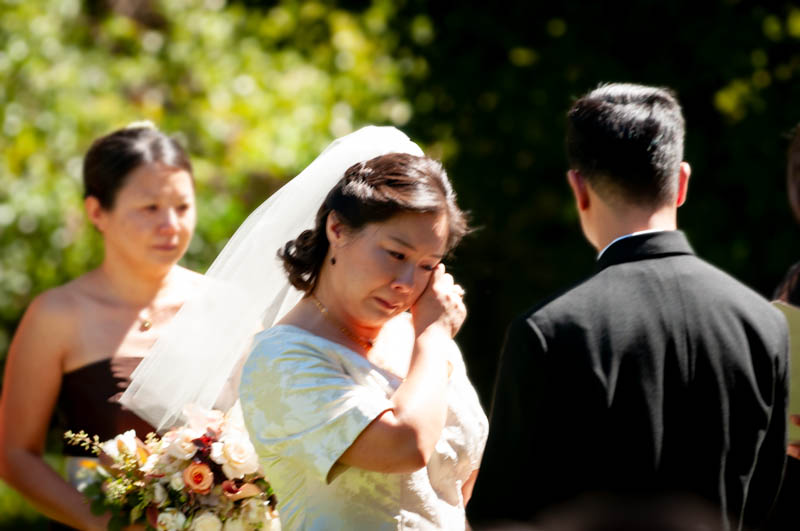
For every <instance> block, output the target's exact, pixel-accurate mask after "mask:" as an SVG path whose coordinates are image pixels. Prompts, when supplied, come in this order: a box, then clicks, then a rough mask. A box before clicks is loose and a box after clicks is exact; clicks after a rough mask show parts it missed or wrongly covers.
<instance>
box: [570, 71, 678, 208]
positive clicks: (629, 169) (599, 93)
mask: <svg viewBox="0 0 800 531" xmlns="http://www.w3.org/2000/svg"><path fill="white" fill-rule="evenodd" d="M684 135H685V127H684V120H683V114H682V113H681V107H680V104H679V103H678V101H677V99H676V98H675V96H674V95H673V93H672V92H671V91H670V90H669V89H665V88H658V87H646V86H643V85H633V84H627V83H612V84H608V85H601V86H600V87H598V88H596V89H595V90H593V91H591V92H589V93H588V94H586V95H585V96H583V97H582V98H580V99H579V100H578V101H576V102H575V104H574V105H573V106H572V108H571V109H570V110H569V113H568V115H567V158H568V160H569V165H570V169H573V170H577V171H578V172H579V173H580V174H581V175H582V176H583V178H584V179H585V180H586V181H588V182H589V184H590V185H591V187H592V188H593V189H594V190H595V192H596V193H597V194H598V195H599V196H600V197H602V198H603V199H604V200H605V201H608V202H611V203H618V202H619V201H620V200H621V201H623V202H625V203H628V204H635V205H638V206H642V207H653V208H656V207H660V206H663V205H666V204H670V203H674V201H675V198H676V194H677V192H678V173H679V169H680V163H681V161H682V160H683V139H684Z"/></svg>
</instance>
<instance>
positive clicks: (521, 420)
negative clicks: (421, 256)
mask: <svg viewBox="0 0 800 531" xmlns="http://www.w3.org/2000/svg"><path fill="white" fill-rule="evenodd" d="M787 358H788V335H787V330H786V322H785V320H784V318H783V316H782V315H781V314H780V312H779V311H777V310H776V309H774V308H773V307H772V306H771V305H770V304H769V303H768V302H767V301H766V300H764V299H763V298H762V297H761V296H759V295H758V294H756V293H755V292H753V291H751V290H750V289H749V288H747V287H745V286H744V285H743V284H741V283H740V282H738V281H736V280H735V279H733V278H732V277H730V276H728V275H727V274H725V273H723V272H722V271H720V270H718V269H716V268H714V267H713V266H711V265H709V264H708V263H706V262H704V261H702V260H700V259H699V258H697V257H696V256H695V255H694V254H693V252H692V249H691V247H690V246H689V243H688V242H687V240H686V238H685V236H684V235H683V233H682V232H679V231H668V232H659V233H650V234H643V235H637V236H632V237H629V238H626V239H623V240H620V241H618V242H616V243H614V244H613V245H611V246H610V247H609V248H608V249H607V250H606V251H605V253H604V254H603V256H602V257H601V258H600V260H599V261H598V264H597V272H596V273H595V274H594V275H592V276H591V277H590V278H588V279H586V280H585V281H583V282H581V283H579V284H578V285H576V286H574V287H572V288H571V289H569V290H567V291H566V292H564V293H562V294H560V295H559V296H556V297H555V298H553V299H551V300H549V301H547V302H544V303H543V304H540V305H538V306H536V307H534V308H533V309H531V310H530V311H528V312H526V313H525V314H523V315H522V316H520V317H519V318H518V319H516V320H515V321H514V322H513V323H512V324H511V326H510V328H509V331H508V336H507V339H506V345H505V348H504V350H503V353H502V355H501V358H500V364H499V368H498V373H497V379H496V384H495V395H494V400H493V405H492V413H491V424H490V430H489V441H488V445H487V448H486V452H485V454H484V459H483V462H482V464H481V471H480V473H479V475H478V481H477V485H476V488H475V494H474V496H473V500H472V501H471V502H470V505H469V507H468V510H469V514H470V518H471V521H473V522H480V521H486V520H493V519H515V520H530V519H533V518H535V517H536V516H538V515H540V514H541V512H542V511H543V510H545V509H547V508H550V507H552V506H553V505H554V504H557V503H560V502H564V501H566V500H569V499H572V498H574V497H576V496H578V495H581V494H585V493H591V492H601V491H602V492H608V493H614V494H622V495H637V496H638V495H645V496H650V495H653V496H660V495H671V494H686V493H688V494H691V495H694V496H699V497H701V498H703V499H705V500H708V501H710V502H712V503H713V504H715V506H718V507H720V509H721V510H720V515H721V516H722V518H723V525H724V526H725V527H728V526H730V527H731V528H734V529H737V528H738V526H739V523H740V522H746V523H747V524H748V525H759V524H760V523H761V522H762V521H763V519H764V518H765V517H766V515H767V514H768V512H769V509H770V508H771V506H772V504H773V501H774V499H775V496H776V493H777V491H778V489H779V486H780V482H781V477H782V471H783V466H784V461H785V448H786V433H787V431H786V430H787V426H786V421H787V419H786V407H787V402H788V376H787V369H788V368H787V364H788V360H787Z"/></svg>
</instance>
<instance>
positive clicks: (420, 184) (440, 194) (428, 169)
mask: <svg viewBox="0 0 800 531" xmlns="http://www.w3.org/2000/svg"><path fill="white" fill-rule="evenodd" d="M331 211H335V212H336V215H337V217H338V218H339V219H340V220H341V221H342V223H344V224H345V226H347V227H348V228H349V229H350V230H353V231H358V230H360V229H361V228H363V227H364V226H365V225H367V224H368V223H376V222H381V221H386V220H388V219H389V218H391V217H392V216H395V215H397V214H401V213H405V212H417V213H445V214H446V216H447V220H448V232H447V248H446V250H447V251H450V250H452V249H453V248H454V247H455V246H456V245H458V242H459V241H460V240H461V238H462V237H464V235H465V234H467V232H469V228H468V225H467V216H466V214H465V213H464V212H463V211H462V210H461V209H460V208H458V205H457V204H456V194H455V192H454V191H453V187H452V185H451V184H450V181H449V179H448V178H447V173H446V172H445V171H444V168H442V165H441V164H440V163H439V162H438V161H435V160H433V159H430V158H428V157H417V156H414V155H408V154H405V153H390V154H388V155H381V156H380V157H375V158H373V159H370V160H367V161H364V162H359V163H357V164H354V165H352V166H350V168H348V169H347V171H346V172H345V173H344V177H342V178H341V179H340V180H339V182H338V183H336V186H334V187H333V189H332V190H331V191H330V192H329V193H328V196H327V197H326V198H325V201H324V202H323V203H322V206H321V207H320V209H319V211H317V217H316V222H315V225H314V228H313V229H310V230H306V231H303V232H302V233H301V234H300V236H298V237H297V238H296V239H294V240H290V241H288V242H287V243H286V245H285V246H284V247H283V249H281V250H279V251H278V256H279V257H280V258H281V260H283V267H284V269H285V270H286V273H287V274H288V276H289V282H291V283H292V285H293V286H294V287H295V288H297V289H298V290H300V291H304V292H306V293H311V291H313V289H314V286H315V285H316V282H317V277H318V275H319V271H320V269H321V268H322V264H323V262H324V261H325V256H326V255H327V253H328V247H329V245H330V244H329V242H328V237H327V235H326V233H325V225H326V222H327V219H328V214H330V213H331Z"/></svg>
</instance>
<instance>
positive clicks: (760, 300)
mask: <svg viewBox="0 0 800 531" xmlns="http://www.w3.org/2000/svg"><path fill="white" fill-rule="evenodd" d="M694 258H696V261H695V264H696V267H693V270H692V271H691V272H690V273H687V275H686V282H687V284H688V283H691V288H692V289H697V290H698V292H699V294H700V295H702V296H707V298H706V300H707V302H708V304H709V306H710V307H713V305H714V304H715V303H716V304H720V303H722V302H723V301H729V303H730V304H733V305H735V307H736V308H737V309H738V311H740V312H743V313H746V314H748V315H752V316H756V317H758V318H759V320H761V321H765V320H766V319H767V318H768V316H769V317H771V320H772V322H773V323H774V324H776V325H777V326H780V327H782V328H785V327H786V319H785V318H784V316H783V314H782V313H781V311H780V310H778V309H777V308H775V307H774V306H773V305H772V304H770V302H769V301H768V300H767V299H766V298H765V297H764V296H763V295H761V294H760V293H758V292H757V291H755V290H754V289H753V288H751V287H750V286H748V285H747V284H745V283H744V282H742V281H741V280H739V279H737V278H736V277H734V276H733V275H731V274H730V273H728V272H726V271H723V270H722V269H720V268H719V267H717V266H715V265H714V264H712V263H710V262H708V261H706V260H704V259H702V258H700V257H697V256H695V257H694ZM687 288H688V286H687ZM712 290H713V291H712ZM712 293H713V295H714V296H713V297H711V296H708V295H711V294H712Z"/></svg>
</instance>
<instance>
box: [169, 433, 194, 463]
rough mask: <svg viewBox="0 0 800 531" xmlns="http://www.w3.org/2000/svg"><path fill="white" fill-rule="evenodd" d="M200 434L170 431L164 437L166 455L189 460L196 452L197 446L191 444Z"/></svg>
mask: <svg viewBox="0 0 800 531" xmlns="http://www.w3.org/2000/svg"><path fill="white" fill-rule="evenodd" d="M201 435H202V433H199V432H196V431H194V430H190V429H185V428H184V429H178V430H172V431H170V432H168V433H167V434H166V435H164V439H166V441H167V454H169V455H171V456H172V457H176V458H178V459H183V460H189V459H191V458H192V457H194V454H195V452H197V446H196V445H195V444H194V443H193V442H192V441H193V440H194V439H197V438H198V437H200V436H201Z"/></svg>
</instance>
